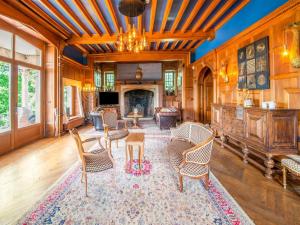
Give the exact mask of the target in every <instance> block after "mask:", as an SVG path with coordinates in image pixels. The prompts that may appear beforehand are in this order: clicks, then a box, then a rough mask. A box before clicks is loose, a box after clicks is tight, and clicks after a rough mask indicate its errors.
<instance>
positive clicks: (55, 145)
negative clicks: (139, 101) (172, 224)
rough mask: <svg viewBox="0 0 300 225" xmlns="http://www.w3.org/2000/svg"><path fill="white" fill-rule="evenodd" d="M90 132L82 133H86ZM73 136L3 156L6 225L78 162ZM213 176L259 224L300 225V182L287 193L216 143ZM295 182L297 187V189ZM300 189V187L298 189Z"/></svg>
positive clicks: (1, 209) (0, 216)
mask: <svg viewBox="0 0 300 225" xmlns="http://www.w3.org/2000/svg"><path fill="white" fill-rule="evenodd" d="M87 129H90V128H88V127H86V128H83V129H81V132H84V131H86V130H87ZM74 147H75V145H74V143H73V140H72V139H71V137H70V136H69V135H65V136H63V137H60V138H57V139H54V138H46V139H42V140H39V141H37V142H35V143H33V144H30V145H27V146H26V147H23V148H21V149H18V150H16V151H14V152H12V153H10V154H7V155H4V156H2V157H0V186H1V189H0V190H1V192H0V202H1V204H0V224H7V223H11V222H12V221H14V220H15V218H17V217H19V215H20V214H23V213H24V212H25V211H26V210H27V209H28V208H30V207H31V206H32V205H33V204H34V203H35V202H36V200H37V199H39V198H40V196H41V195H42V194H43V193H44V192H45V191H46V190H47V189H48V188H49V187H50V186H51V185H52V184H53V183H54V182H55V181H56V180H57V179H58V178H59V177H60V176H61V175H62V174H64V173H65V172H66V171H67V170H68V169H69V168H70V167H71V165H73V163H74V162H75V161H76V160H77V159H78V157H77V152H76V149H75V148H74ZM211 169H212V172H213V173H214V174H215V175H216V177H217V178H218V179H219V180H220V182H221V183H222V184H223V185H224V186H225V188H226V189H227V190H228V192H229V193H230V194H231V195H232V196H233V197H234V198H235V199H236V201H237V202H238V203H239V204H240V206H241V207H242V208H243V209H244V210H245V212H246V213H247V214H248V215H249V216H250V218H252V219H253V220H254V221H255V223H256V224H261V225H271V224H289V225H299V224H300V216H299V212H300V195H299V194H297V191H298V193H299V192H300V191H299V189H300V188H299V187H300V184H299V181H297V180H294V181H293V180H291V177H289V180H288V189H287V190H284V189H283V187H282V186H281V185H280V184H279V183H278V182H277V181H272V180H271V181H270V180H267V179H266V178H265V177H264V176H263V174H262V173H261V171H259V170H258V169H256V168H255V167H253V166H252V165H245V164H244V163H243V162H242V160H241V159H240V158H239V157H238V156H236V155H234V154H233V153H231V152H229V151H228V150H226V149H222V148H220V147H219V146H218V145H215V148H214V151H213V156H212V163H211ZM291 184H293V185H291ZM297 188H298V189H297Z"/></svg>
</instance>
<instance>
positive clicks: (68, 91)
mask: <svg viewBox="0 0 300 225" xmlns="http://www.w3.org/2000/svg"><path fill="white" fill-rule="evenodd" d="M64 111H65V114H66V116H67V117H70V116H71V115H72V86H64Z"/></svg>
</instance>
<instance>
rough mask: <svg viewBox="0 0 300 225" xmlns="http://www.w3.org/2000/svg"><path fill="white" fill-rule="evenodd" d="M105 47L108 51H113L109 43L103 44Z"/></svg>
mask: <svg viewBox="0 0 300 225" xmlns="http://www.w3.org/2000/svg"><path fill="white" fill-rule="evenodd" d="M105 47H106V48H107V49H108V51H109V52H113V51H114V50H113V49H112V48H111V47H110V45H109V44H105Z"/></svg>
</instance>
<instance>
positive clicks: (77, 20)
mask: <svg viewBox="0 0 300 225" xmlns="http://www.w3.org/2000/svg"><path fill="white" fill-rule="evenodd" d="M56 2H57V4H58V5H59V6H60V7H61V8H62V9H63V10H64V11H65V12H66V13H67V14H68V16H69V17H70V18H72V20H73V21H74V23H76V25H77V26H78V27H80V28H81V29H82V30H83V31H84V32H85V33H87V34H88V35H90V36H91V35H92V32H91V31H90V30H89V29H88V28H87V27H86V26H85V25H84V24H83V22H81V20H80V18H79V17H78V16H77V15H76V14H75V13H74V12H73V11H72V9H71V8H70V7H69V6H68V5H67V3H65V1H64V0H56Z"/></svg>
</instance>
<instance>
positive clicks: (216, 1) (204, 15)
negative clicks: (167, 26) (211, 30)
mask: <svg viewBox="0 0 300 225" xmlns="http://www.w3.org/2000/svg"><path fill="white" fill-rule="evenodd" d="M220 2H221V0H214V1H212V2H211V4H210V5H209V6H208V8H207V9H206V10H205V11H204V12H203V13H202V14H201V17H200V18H199V19H198V20H197V22H196V24H195V25H194V26H193V28H192V31H193V32H196V31H197V30H198V29H199V28H200V27H201V25H202V24H203V22H204V21H205V20H206V19H207V17H208V16H209V15H210V14H211V13H212V11H213V10H214V9H215V8H216V7H217V6H218V4H220Z"/></svg>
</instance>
